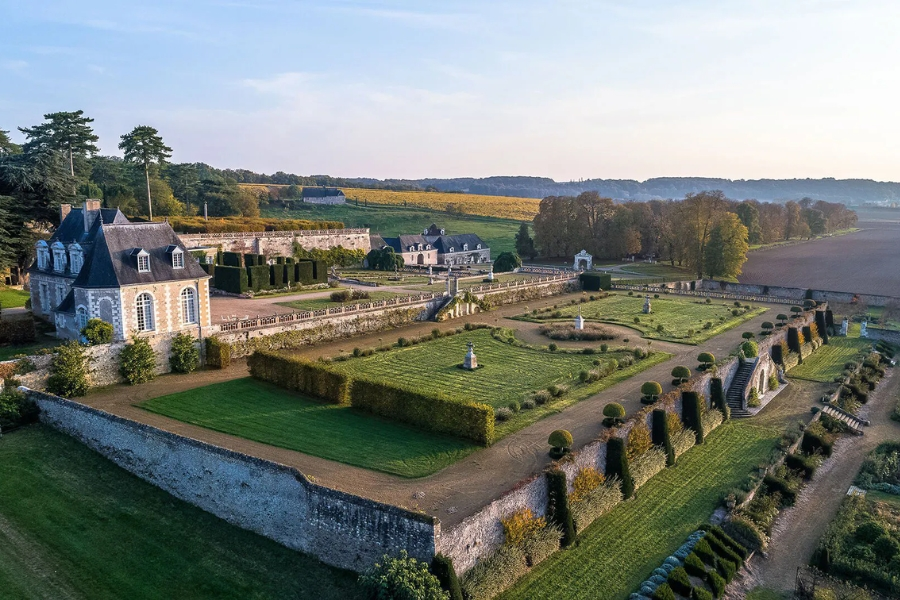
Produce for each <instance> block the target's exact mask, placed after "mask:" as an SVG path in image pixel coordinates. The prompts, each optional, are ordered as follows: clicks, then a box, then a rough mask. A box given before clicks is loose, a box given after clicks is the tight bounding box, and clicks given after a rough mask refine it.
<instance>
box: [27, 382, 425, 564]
mask: <svg viewBox="0 0 900 600" xmlns="http://www.w3.org/2000/svg"><path fill="white" fill-rule="evenodd" d="M27 393H28V395H29V396H30V397H31V398H32V399H33V400H34V401H35V402H36V403H37V404H38V406H39V407H40V409H41V416H40V418H41V421H43V422H44V423H47V424H49V425H51V426H52V427H54V428H56V429H58V430H60V431H62V432H64V433H67V434H68V435H71V436H72V437H74V438H76V439H78V440H80V441H81V442H83V443H84V444H86V445H87V446H88V447H90V448H91V449H93V450H95V451H97V452H99V453H100V454H102V455H103V456H105V457H106V458H108V459H109V460H111V461H112V462H114V463H115V464H117V465H118V466H120V467H122V468H123V469H125V470H127V471H129V472H131V473H133V474H135V475H137V476H138V477H140V478H141V479H143V480H144V481H147V482H149V483H151V484H153V485H155V486H157V487H159V488H161V489H163V490H165V491H166V492H168V493H170V494H172V495H173V496H175V497H176V498H179V499H181V500H184V501H185V502H188V503H189V504H193V505H194V506H197V507H199V508H201V509H203V510H205V511H207V512H209V513H212V514H214V515H216V516H217V517H220V518H222V519H224V520H226V521H228V522H229V523H231V524H233V525H237V526H238V527H242V528H244V529H249V530H250V531H254V532H256V533H258V534H260V535H263V536H265V537H267V538H269V539H272V540H275V541H276V542H278V543H280V544H283V545H284V546H287V547H288V548H292V549H294V550H299V551H301V552H306V553H308V554H311V555H313V556H316V557H317V558H319V559H320V560H321V561H322V562H324V563H327V564H329V565H333V566H336V567H340V568H343V569H352V570H354V571H363V570H365V569H367V568H369V567H370V566H372V564H373V563H374V562H375V561H376V560H378V559H380V558H381V556H382V555H383V554H397V553H398V552H399V551H400V550H406V551H407V552H408V553H409V554H410V555H411V556H413V557H415V558H418V559H420V560H423V561H425V562H426V563H428V562H430V561H431V559H432V558H433V557H434V554H435V540H436V538H437V537H438V536H439V535H440V524H439V522H438V521H437V519H435V518H434V517H429V516H426V515H422V514H419V513H414V512H410V511H407V510H404V509H402V508H397V507H394V506H389V505H387V504H382V503H380V502H375V501H372V500H367V499H365V498H360V497H358V496H353V495H351V494H346V493H343V492H339V491H336V490H332V489H329V488H325V487H322V486H320V485H316V484H314V483H312V482H311V481H310V480H309V479H307V478H306V476H304V475H303V473H301V472H299V471H297V470H296V469H292V468H290V467H286V466H283V465H279V464H276V463H273V462H269V461H266V460H262V459H258V458H253V457H250V456H246V455H243V454H239V453H237V452H232V451H230V450H225V449H223V448H218V447H216V446H211V445H209V444H205V443H203V442H198V441H196V440H192V439H189V438H185V437H182V436H179V435H175V434H173V433H169V432H166V431H162V430H160V429H156V428H154V427H150V426H147V425H142V424H140V423H136V422H134V421H129V420H127V419H122V418H120V417H116V416H114V415H110V414H109V413H105V412H103V411H100V410H96V409H93V408H89V407H86V406H84V405H82V404H78V403H76V402H72V401H70V400H66V399H63V398H59V397H57V396H51V395H49V394H42V393H40V392H34V391H30V390H29V391H27Z"/></svg>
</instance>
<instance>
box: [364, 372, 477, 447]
mask: <svg viewBox="0 0 900 600" xmlns="http://www.w3.org/2000/svg"><path fill="white" fill-rule="evenodd" d="M350 404H351V405H353V406H354V407H356V408H361V409H363V410H365V411H367V412H370V413H373V414H376V415H381V416H383V417H388V418H390V419H394V420H396V421H402V422H404V423H409V424H410V425H415V426H417V427H421V428H423V429H428V430H430V431H436V432H438V433H448V434H450V435H456V436H459V437H463V438H466V439H470V440H473V441H475V442H478V443H479V444H483V445H488V444H490V443H491V442H493V441H494V409H493V408H491V407H490V406H488V405H486V404H476V403H474V402H462V401H459V400H453V399H451V398H448V397H447V396H445V395H443V394H435V395H426V394H420V393H419V392H415V391H413V390H408V389H405V388H402V387H400V386H397V385H395V384H392V383H384V382H380V381H371V380H365V379H354V380H353V385H352V386H351V391H350Z"/></svg>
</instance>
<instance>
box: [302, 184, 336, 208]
mask: <svg viewBox="0 0 900 600" xmlns="http://www.w3.org/2000/svg"><path fill="white" fill-rule="evenodd" d="M300 198H301V199H302V200H303V201H304V202H306V203H308V204H344V203H345V202H346V201H347V198H346V197H345V196H344V192H342V191H341V190H339V189H338V188H330V187H324V186H322V187H305V188H303V190H302V191H301V192H300Z"/></svg>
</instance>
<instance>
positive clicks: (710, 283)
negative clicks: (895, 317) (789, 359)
mask: <svg viewBox="0 0 900 600" xmlns="http://www.w3.org/2000/svg"><path fill="white" fill-rule="evenodd" d="M696 287H697V289H704V290H708V291H716V292H727V293H731V294H746V295H750V296H771V297H773V298H783V299H789V300H794V301H795V302H796V303H797V304H802V302H803V300H806V299H807V298H809V299H812V300H816V301H817V302H831V303H835V302H838V303H843V304H849V303H851V302H856V301H862V302H865V303H866V304H868V305H869V306H885V305H886V304H888V303H890V302H896V301H897V300H898V299H897V298H895V297H893V296H879V295H876V294H852V293H848V292H835V291H831V290H814V289H808V288H792V287H783V286H777V285H755V284H749V283H731V282H729V281H717V280H714V279H703V280H701V281H699V282H698V284H697V285H696Z"/></svg>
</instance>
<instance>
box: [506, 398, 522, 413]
mask: <svg viewBox="0 0 900 600" xmlns="http://www.w3.org/2000/svg"><path fill="white" fill-rule="evenodd" d="M506 406H507V407H508V408H509V410H511V411H513V412H514V413H517V412H519V411H520V410H522V406H521V405H520V404H519V403H518V402H516V401H515V400H513V401H512V402H510V403H509V404H507V405H506Z"/></svg>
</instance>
